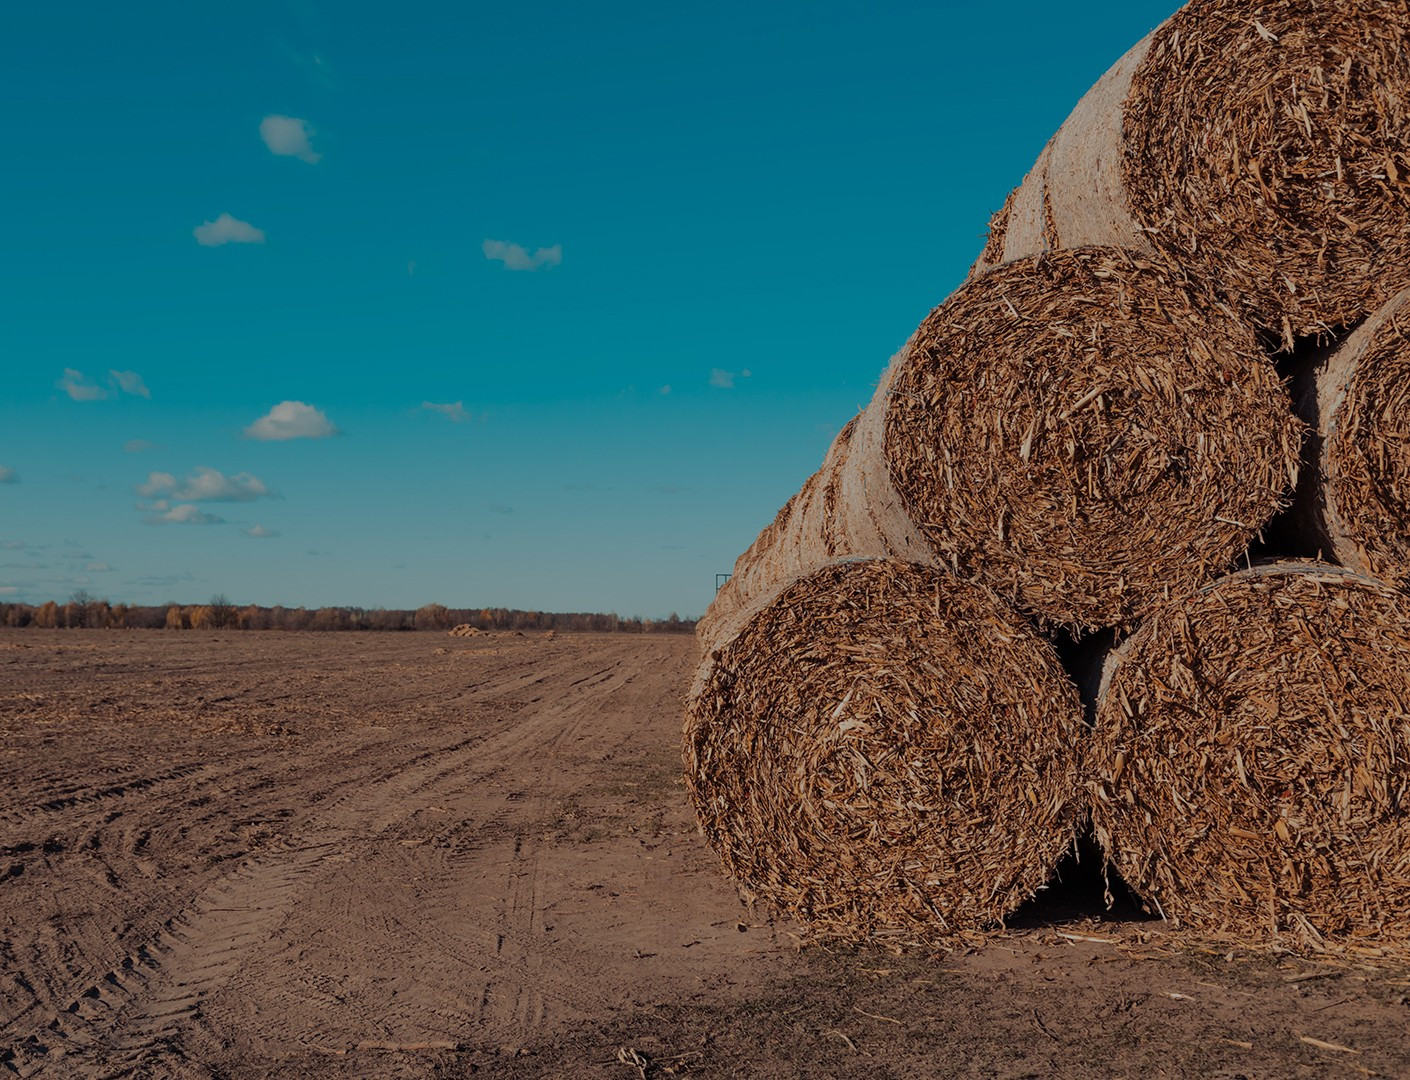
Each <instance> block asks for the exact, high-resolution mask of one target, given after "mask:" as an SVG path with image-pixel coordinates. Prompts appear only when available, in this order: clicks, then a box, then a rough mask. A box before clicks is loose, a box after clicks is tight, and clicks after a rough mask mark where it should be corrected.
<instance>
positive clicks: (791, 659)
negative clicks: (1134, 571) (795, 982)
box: [684, 560, 1083, 944]
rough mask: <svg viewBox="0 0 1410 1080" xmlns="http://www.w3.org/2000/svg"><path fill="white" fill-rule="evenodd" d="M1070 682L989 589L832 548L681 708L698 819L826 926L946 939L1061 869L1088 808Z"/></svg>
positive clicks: (758, 612)
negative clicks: (833, 558) (837, 555)
mask: <svg viewBox="0 0 1410 1080" xmlns="http://www.w3.org/2000/svg"><path fill="white" fill-rule="evenodd" d="M1082 731H1083V724H1082V718H1081V707H1080V704H1079V702H1078V700H1077V693H1076V689H1075V688H1074V687H1073V685H1072V684H1071V682H1070V681H1069V680H1068V679H1067V677H1066V676H1065V674H1064V673H1063V671H1062V668H1061V666H1060V664H1059V662H1058V659H1057V656H1056V653H1055V652H1054V650H1053V648H1052V646H1051V645H1050V644H1049V643H1048V642H1047V641H1045V640H1043V639H1042V638H1040V637H1039V636H1038V635H1037V634H1036V633H1035V632H1034V631H1033V630H1032V629H1031V628H1030V627H1029V626H1028V625H1027V623H1025V622H1024V621H1023V620H1022V619H1021V618H1020V617H1018V616H1017V615H1016V614H1015V613H1013V612H1012V611H1011V610H1010V609H1009V608H1008V607H1007V606H1006V605H1005V604H1003V603H1002V602H1001V601H1000V600H999V599H998V598H997V597H995V596H994V595H993V594H992V593H990V592H989V591H988V590H985V589H983V588H982V587H980V586H977V585H975V584H972V583H967V582H963V581H960V580H958V579H956V578H954V577H953V576H952V575H949V574H947V573H945V572H944V571H943V570H939V569H927V568H922V567H917V566H913V565H910V564H906V563H901V562H897V561H894V560H856V561H843V562H834V563H830V564H828V565H826V566H823V567H822V568H820V569H818V570H816V571H814V572H813V573H812V574H809V575H807V576H804V577H801V578H798V579H796V580H794V581H792V582H789V583H786V584H785V585H784V586H783V587H782V588H781V589H779V590H778V591H776V592H775V593H774V594H773V596H772V597H769V598H766V599H764V600H761V601H759V602H757V603H756V604H755V605H754V608H753V611H752V614H751V616H750V617H749V619H748V620H747V621H746V623H745V624H744V626H743V629H742V630H741V631H740V632H739V633H738V634H737V635H736V636H735V637H734V638H733V639H732V640H730V641H728V642H726V643H725V644H723V645H722V646H721V647H720V648H718V649H716V650H714V652H713V653H712V654H711V655H710V656H709V657H707V659H706V661H705V663H704V665H703V667H702V669H701V672H700V675H699V677H698V678H697V681H696V684H695V686H694V688H693V689H692V692H691V694H690V697H689V701H688V704H687V709H686V722H685V740H684V742H685V745H684V752H685V762H686V781H687V787H688V789H689V792H690V796H691V798H692V801H693V803H694V805H695V809H696V813H697V815H698V817H699V820H700V824H701V828H702V830H703V832H704V834H705V836H706V837H707V838H708V840H709V841H710V843H711V844H712V845H713V846H714V847H715V849H716V851H717V852H718V853H719V855H720V857H721V860H722V861H723V863H724V867H725V869H726V872H727V873H729V874H730V875H731V876H733V877H735V878H736V879H738V881H739V882H740V883H741V884H742V885H743V886H744V888H745V890H746V892H748V893H751V894H752V895H753V896H754V897H756V898H758V899H761V900H763V901H765V902H766V903H767V904H769V905H771V906H772V907H774V908H776V909H780V910H782V911H784V912H787V913H789V914H791V915H792V916H794V917H796V918H798V919H799V920H800V921H801V922H802V923H803V925H804V926H805V928H806V930H807V931H808V932H809V933H810V934H812V935H815V936H819V937H827V938H840V939H844V940H850V941H865V940H880V941H889V942H892V943H898V944H899V943H904V942H918V941H939V940H941V939H944V938H946V937H948V936H950V935H953V934H955V933H959V932H963V931H969V930H975V929H979V928H983V927H985V926H987V925H991V924H994V923H997V922H1001V921H1002V920H1003V919H1004V918H1005V917H1006V916H1008V915H1009V914H1011V913H1012V912H1013V911H1014V910H1015V909H1016V908H1017V907H1018V906H1019V905H1020V904H1021V903H1023V901H1024V900H1026V899H1028V898H1029V897H1031V896H1033V895H1034V893H1036V892H1037V891H1038V890H1039V889H1041V888H1042V887H1043V886H1044V884H1045V883H1046V882H1047V881H1048V880H1049V878H1050V876H1051V874H1052V872H1053V870H1054V868H1055V866H1056V865H1057V863H1058V861H1059V860H1060V859H1061V857H1062V856H1063V855H1064V854H1065V853H1066V852H1067V851H1068V850H1069V849H1070V848H1071V846H1072V844H1073V843H1074V840H1075V837H1076V834H1077V832H1078V829H1079V828H1080V826H1081V815H1080V813H1079V811H1078V806H1079V804H1080V803H1081V802H1082V795H1081V783H1080V779H1081V775H1082V772H1081V768H1080V765H1079V762H1078V753H1077V751H1076V750H1075V749H1074V748H1075V747H1077V746H1079V745H1080V739H1081V734H1082Z"/></svg>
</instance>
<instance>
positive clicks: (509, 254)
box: [481, 240, 563, 270]
mask: <svg viewBox="0 0 1410 1080" xmlns="http://www.w3.org/2000/svg"><path fill="white" fill-rule="evenodd" d="M481 246H482V248H483V249H484V252H485V258H487V259H489V260H491V261H492V262H502V263H504V268H505V269H506V270H537V269H538V268H539V267H541V266H549V267H552V266H558V265H560V264H561V263H562V262H563V245H562V244H554V245H553V246H552V247H546V248H539V249H538V250H537V251H535V252H534V253H533V254H532V255H530V254H529V253H528V251H526V250H525V249H524V248H523V247H522V246H520V245H519V244H511V243H508V242H506V241H504V240H486V241H485V242H484V244H483V245H481Z"/></svg>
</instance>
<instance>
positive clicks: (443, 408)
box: [421, 401, 470, 424]
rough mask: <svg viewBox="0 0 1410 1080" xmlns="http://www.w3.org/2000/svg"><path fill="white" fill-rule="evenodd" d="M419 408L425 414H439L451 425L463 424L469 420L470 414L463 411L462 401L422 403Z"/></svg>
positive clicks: (463, 404)
mask: <svg viewBox="0 0 1410 1080" xmlns="http://www.w3.org/2000/svg"><path fill="white" fill-rule="evenodd" d="M421 408H422V409H424V410H426V411H427V412H437V413H440V414H441V415H442V416H444V417H445V418H446V419H447V420H449V421H450V422H451V423H452V424H463V423H465V421H466V420H469V419H470V414H469V413H468V412H466V411H465V402H463V401H447V402H445V403H440V402H435V401H423V402H422V403H421Z"/></svg>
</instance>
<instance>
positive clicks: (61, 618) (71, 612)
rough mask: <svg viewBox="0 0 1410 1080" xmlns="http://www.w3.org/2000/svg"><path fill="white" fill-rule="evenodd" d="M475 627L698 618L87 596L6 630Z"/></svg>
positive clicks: (570, 626)
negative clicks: (150, 601)
mask: <svg viewBox="0 0 1410 1080" xmlns="http://www.w3.org/2000/svg"><path fill="white" fill-rule="evenodd" d="M464 623H469V624H470V625H471V626H473V627H475V628H476V629H477V630H598V631H625V632H627V633H638V634H651V633H668V634H670V633H690V632H691V631H692V630H694V629H695V620H694V619H682V618H680V617H679V616H677V615H675V614H674V613H672V614H671V615H670V616H669V617H667V618H665V619H643V618H639V617H638V618H630V619H623V618H621V617H619V616H617V615H602V614H596V613H589V612H562V611H518V610H515V609H513V608H448V607H446V606H445V605H443V604H426V605H425V606H424V607H419V608H417V609H416V610H415V611H410V610H397V609H389V608H357V607H321V608H303V607H294V608H289V607H282V606H279V605H275V606H274V607H260V606H259V605H258V604H249V605H247V606H244V607H242V606H240V605H238V604H232V603H231V602H230V601H229V600H227V599H226V598H225V597H223V596H215V597H212V598H211V600H210V602H209V603H205V604H176V603H170V604H155V605H143V604H113V603H109V602H108V601H107V600H96V599H93V598H92V597H89V596H87V595H85V594H82V593H78V594H75V595H74V597H73V599H71V600H69V601H68V602H67V603H62V604H60V603H56V602H54V601H53V600H50V601H49V602H48V603H45V604H39V605H37V606H36V605H32V604H0V625H3V626H12V627H24V626H33V627H37V628H39V629H50V630H53V629H70V628H72V629H78V628H96V629H110V630H449V629H450V628H451V627H453V626H459V625H461V624H464Z"/></svg>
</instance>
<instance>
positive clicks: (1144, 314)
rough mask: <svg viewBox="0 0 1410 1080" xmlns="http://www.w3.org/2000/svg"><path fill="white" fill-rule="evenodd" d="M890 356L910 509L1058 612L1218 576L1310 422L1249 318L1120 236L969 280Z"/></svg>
mask: <svg viewBox="0 0 1410 1080" xmlns="http://www.w3.org/2000/svg"><path fill="white" fill-rule="evenodd" d="M894 369H895V370H894V373H893V377H892V379H891V382H890V386H889V396H888V397H887V398H886V399H883V398H882V396H881V395H880V394H878V399H877V400H876V401H874V402H873V404H872V406H871V408H872V409H876V408H883V409H885V457H886V460H887V463H888V466H889V470H888V471H889V475H890V479H891V481H892V482H893V483H894V486H895V489H896V491H897V492H898V493H899V497H900V501H901V503H902V505H903V506H905V507H906V508H907V509H908V510H909V515H910V518H911V520H913V521H914V522H915V524H916V526H917V527H918V528H919V531H920V533H921V534H922V536H923V537H924V540H925V541H926V543H927V544H928V546H929V547H930V549H931V551H932V552H933V553H934V557H935V558H936V559H937V560H938V561H939V562H942V563H944V564H946V565H949V566H951V567H952V569H954V570H955V571H956V572H958V573H960V574H961V575H962V576H966V577H973V578H976V579H978V580H980V581H983V582H985V583H986V584H988V585H990V586H991V587H993V588H994V589H995V590H997V591H998V592H999V593H1001V594H1002V595H1004V596H1006V597H1008V598H1010V599H1012V600H1013V601H1014V602H1015V603H1016V604H1017V605H1018V606H1019V607H1021V608H1022V609H1024V610H1025V611H1028V612H1030V613H1032V614H1033V615H1035V616H1036V617H1037V618H1038V619H1039V620H1040V621H1042V622H1044V623H1046V624H1049V625H1063V626H1071V627H1076V628H1078V629H1095V628H1098V627H1104V626H1115V625H1119V624H1124V623H1129V622H1131V621H1132V620H1134V619H1135V618H1137V617H1139V615H1140V614H1141V612H1142V611H1143V610H1145V609H1146V608H1148V607H1149V606H1150V605H1152V604H1154V603H1158V602H1159V601H1160V600H1161V598H1162V597H1164V596H1168V595H1179V594H1180V593H1183V592H1188V591H1191V590H1193V589H1194V588H1196V587H1198V586H1199V585H1200V584H1202V583H1203V582H1205V581H1208V580H1211V579H1213V578H1215V577H1217V576H1218V575H1219V574H1221V573H1223V572H1225V571H1226V570H1227V569H1229V568H1230V565H1231V563H1232V562H1233V560H1234V559H1235V557H1236V556H1237V555H1238V554H1239V553H1240V552H1242V551H1243V550H1244V549H1245V548H1246V547H1247V546H1248V543H1249V541H1250V539H1251V538H1252V537H1253V536H1254V535H1255V534H1256V533H1257V531H1258V530H1259V529H1260V528H1261V527H1262V526H1263V525H1264V524H1265V523H1266V522H1267V521H1268V519H1269V518H1270V517H1271V516H1272V515H1273V514H1274V513H1275V512H1276V511H1277V510H1278V509H1279V508H1280V507H1281V506H1283V505H1284V503H1285V500H1286V493H1287V492H1290V491H1291V490H1292V487H1293V485H1294V484H1295V482H1296V475H1297V466H1298V458H1299V449H1300V441H1301V433H1302V425H1301V423H1300V422H1299V421H1297V420H1296V419H1295V418H1294V417H1293V416H1292V413H1291V407H1290V401H1289V397H1288V394H1287V391H1286V389H1285V388H1284V386H1283V384H1282V381H1281V379H1280V377H1279V376H1278V374H1277V372H1276V371H1275V369H1274V367H1273V366H1272V364H1271V363H1270V362H1269V361H1268V359H1267V358H1266V357H1265V356H1264V355H1263V354H1262V353H1261V352H1260V350H1259V348H1258V345H1257V342H1256V340H1255V338H1254V336H1253V334H1252V332H1251V331H1250V330H1248V329H1247V327H1246V326H1244V325H1243V324H1242V323H1241V322H1239V321H1237V320H1235V319H1233V318H1230V317H1229V316H1228V314H1227V312H1226V311H1223V310H1221V309H1220V308H1219V307H1218V306H1217V305H1215V304H1213V303H1211V302H1210V301H1209V300H1208V298H1207V297H1205V296H1203V295H1201V294H1198V293H1196V292H1194V291H1192V290H1191V289H1189V288H1188V287H1187V286H1186V284H1185V283H1184V281H1183V280H1182V279H1181V278H1180V277H1179V276H1178V275H1176V274H1174V273H1173V272H1171V271H1170V270H1169V269H1168V268H1167V267H1165V266H1164V265H1163V264H1160V263H1155V262H1151V261H1148V260H1144V259H1140V258H1135V257H1132V256H1131V255H1129V254H1128V253H1126V252H1123V251H1119V250H1112V249H1106V248H1094V249H1077V250H1071V251H1055V252H1051V253H1049V254H1047V255H1041V256H1037V257H1035V258H1028V259H1023V260H1020V261H1018V262H1014V263H1007V264H1005V265H1003V266H1001V267H998V268H996V269H995V270H992V271H990V272H989V273H986V274H984V275H982V276H980V277H978V278H975V279H972V280H971V281H969V282H967V283H966V284H965V285H964V286H962V287H961V288H960V289H958V290H957V291H956V292H955V293H954V294H953V295H952V296H951V297H950V298H949V299H948V300H946V301H945V303H944V304H942V305H941V306H940V307H939V308H937V309H936V310H935V311H934V312H933V313H932V314H931V315H930V317H929V318H927V319H926V320H925V322H924V323H922V324H921V327H920V329H919V330H918V331H917V332H916V334H915V336H914V337H913V338H912V340H911V342H910V344H909V346H908V347H907V348H906V350H904V351H903V352H902V354H901V355H900V356H898V357H897V359H896V361H895V364H894ZM868 411H870V409H869V410H868Z"/></svg>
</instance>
